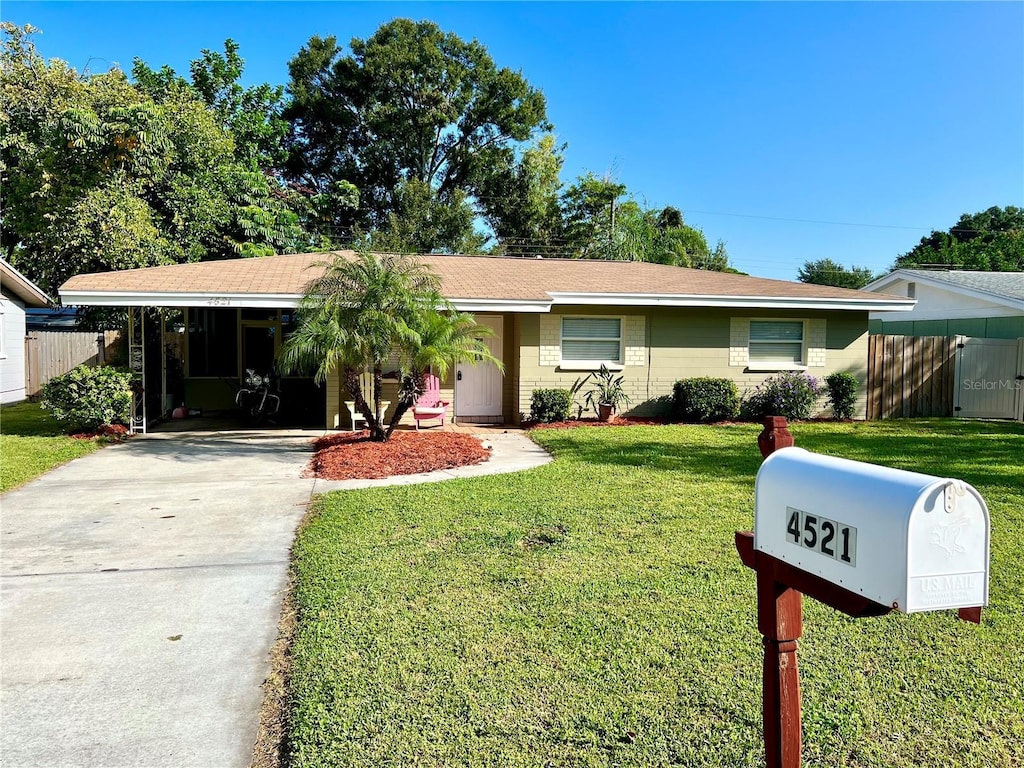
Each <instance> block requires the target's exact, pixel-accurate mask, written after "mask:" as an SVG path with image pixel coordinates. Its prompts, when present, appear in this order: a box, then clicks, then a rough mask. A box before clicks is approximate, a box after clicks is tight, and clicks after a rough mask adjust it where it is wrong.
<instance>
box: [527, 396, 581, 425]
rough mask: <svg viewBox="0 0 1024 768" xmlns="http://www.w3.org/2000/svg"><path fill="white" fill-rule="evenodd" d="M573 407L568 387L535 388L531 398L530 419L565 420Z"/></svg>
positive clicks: (543, 421)
mask: <svg viewBox="0 0 1024 768" xmlns="http://www.w3.org/2000/svg"><path fill="white" fill-rule="evenodd" d="M571 408H572V395H571V394H570V392H569V390H568V389H535V390H533V397H532V398H531V399H530V421H539V422H542V423H545V424H548V423H551V422H552V421H565V420H566V419H568V418H569V411H570V409H571Z"/></svg>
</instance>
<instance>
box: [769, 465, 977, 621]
mask: <svg viewBox="0 0 1024 768" xmlns="http://www.w3.org/2000/svg"><path fill="white" fill-rule="evenodd" d="M754 549H756V550H759V551H761V552H765V553H767V554H769V555H772V556H773V557H776V558H778V559H779V560H783V561H785V562H786V563H789V564H790V565H793V566H795V567H797V568H799V569H801V570H803V571H806V572H808V573H812V574H814V575H816V576H820V577H822V578H824V579H826V580H828V581H830V582H833V583H835V584H838V585H839V586H841V587H843V588H845V589H847V590H849V591H851V592H856V593H858V594H861V595H863V596H865V597H867V598H868V599H870V600H873V601H875V602H876V603H881V604H882V605H885V606H890V607H892V608H895V609H897V610H899V611H903V612H904V613H916V612H919V611H934V610H941V609H945V608H973V607H983V606H985V605H986V604H987V603H988V552H989V520H988V508H987V507H986V506H985V501H984V500H983V499H982V498H981V495H980V494H979V493H978V492H977V491H976V490H975V489H974V488H972V487H971V486H969V485H967V484H966V483H963V482H961V481H960V480H949V479H943V478H940V477H933V476H931V475H922V474H918V473H917V472H906V471H903V470H899V469H892V468H890V467H880V466H876V465H874V464H864V463H862V462H859V461H850V460H848V459H838V458H834V457H831V456H823V455H821V454H816V453H811V452H809V451H805V450H803V449H802V448H784V449H782V450H779V451H776V452H775V453H773V454H772V455H771V456H769V457H768V458H767V459H766V460H765V461H764V463H763V464H762V465H761V469H760V471H759V472H758V473H757V486H756V491H755V512H754Z"/></svg>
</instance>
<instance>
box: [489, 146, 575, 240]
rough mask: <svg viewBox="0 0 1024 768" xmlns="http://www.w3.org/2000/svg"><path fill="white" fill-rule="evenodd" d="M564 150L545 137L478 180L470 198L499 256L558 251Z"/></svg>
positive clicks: (562, 225)
mask: <svg viewBox="0 0 1024 768" xmlns="http://www.w3.org/2000/svg"><path fill="white" fill-rule="evenodd" d="M563 148H564V147H560V146H558V145H557V144H556V140H555V137H554V136H553V135H552V134H546V135H544V136H542V137H541V138H540V140H539V141H537V142H536V144H534V145H532V146H530V147H528V148H526V149H525V150H524V151H523V152H522V153H521V155H520V156H519V157H515V156H512V155H509V156H508V157H505V158H503V159H502V160H501V162H500V163H499V164H498V166H497V167H496V168H494V169H493V170H492V171H491V172H489V173H487V174H484V175H483V177H482V178H481V179H480V180H479V183H478V184H477V185H476V187H475V189H476V192H475V197H476V199H477V200H478V201H479V203H480V207H481V210H482V211H483V217H484V220H485V221H486V222H487V224H488V226H489V227H490V228H491V231H492V232H493V233H494V236H495V237H496V238H497V240H498V251H499V252H501V253H505V254H508V255H512V256H536V255H541V256H544V255H554V254H557V253H559V252H560V251H561V250H562V243H563V236H564V228H565V227H564V223H563V219H562V209H561V205H560V202H559V197H560V193H561V187H562V182H561V180H560V178H559V177H560V175H561V171H562V164H563V162H564V159H563V157H562V150H563Z"/></svg>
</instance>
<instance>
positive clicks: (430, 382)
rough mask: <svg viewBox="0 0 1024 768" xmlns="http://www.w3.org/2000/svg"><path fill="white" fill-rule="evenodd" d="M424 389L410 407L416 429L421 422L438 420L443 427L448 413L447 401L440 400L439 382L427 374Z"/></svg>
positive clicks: (435, 377) (433, 376)
mask: <svg viewBox="0 0 1024 768" xmlns="http://www.w3.org/2000/svg"><path fill="white" fill-rule="evenodd" d="M426 385H427V386H426V389H425V390H424V391H423V394H422V395H420V397H419V399H418V400H417V401H416V404H415V405H414V406H413V407H412V417H413V418H414V419H415V420H416V429H419V428H420V422H421V421H429V420H430V419H440V420H441V426H442V427H443V426H444V417H445V415H446V414H447V413H448V405H449V403H448V401H447V400H442V399H441V382H440V381H439V380H438V378H437V376H435V375H433V374H432V373H429V374H427V380H426Z"/></svg>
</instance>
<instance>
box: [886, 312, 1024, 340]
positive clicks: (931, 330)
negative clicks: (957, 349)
mask: <svg viewBox="0 0 1024 768" xmlns="http://www.w3.org/2000/svg"><path fill="white" fill-rule="evenodd" d="M870 332H871V333H872V334H881V333H884V334H889V335H892V336H956V335H963V336H973V337H974V338H976V339H1019V338H1022V337H1024V316H1022V317H972V318H964V319H960V320H872V321H871V323H870Z"/></svg>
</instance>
